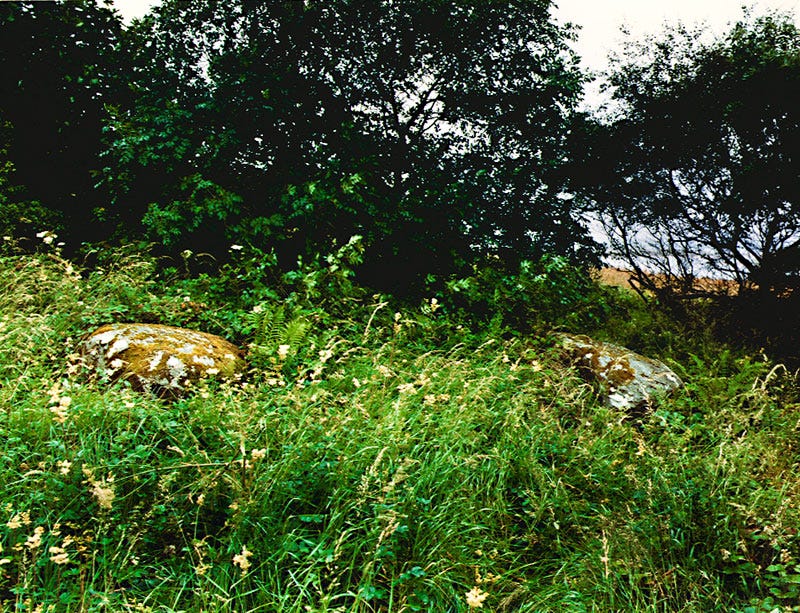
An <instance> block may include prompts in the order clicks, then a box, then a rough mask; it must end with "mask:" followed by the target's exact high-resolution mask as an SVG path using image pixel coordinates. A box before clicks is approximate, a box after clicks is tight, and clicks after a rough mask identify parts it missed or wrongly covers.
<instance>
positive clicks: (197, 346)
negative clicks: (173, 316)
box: [81, 324, 245, 396]
mask: <svg viewBox="0 0 800 613" xmlns="http://www.w3.org/2000/svg"><path fill="white" fill-rule="evenodd" d="M81 354H82V355H83V359H84V362H85V363H86V364H87V365H88V366H89V367H90V368H91V369H92V370H94V371H95V372H97V373H99V374H105V375H107V376H108V377H109V378H111V379H112V380H115V379H125V380H128V381H130V383H131V386H132V387H133V388H134V389H138V390H151V391H154V392H156V393H158V394H160V395H169V396H176V395H180V394H181V393H183V392H184V391H185V389H186V386H187V383H189V382H194V381H198V380H200V379H202V378H206V377H216V378H230V377H232V376H234V375H235V374H237V373H240V372H242V371H243V370H244V367H245V362H244V359H243V355H242V352H241V351H240V350H239V349H238V348H237V347H236V346H235V345H233V344H231V343H229V342H228V341H226V340H225V339H223V338H221V337H219V336H215V335H213V334H206V333H205V332H197V331H195V330H187V329H185V328H175V327H173V326H162V325H158V324H110V325H107V326H102V327H100V328H98V329H97V330H95V331H94V332H92V333H91V334H89V335H88V336H87V337H86V338H85V339H84V341H83V344H82V347H81Z"/></svg>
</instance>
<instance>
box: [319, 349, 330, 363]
mask: <svg viewBox="0 0 800 613" xmlns="http://www.w3.org/2000/svg"><path fill="white" fill-rule="evenodd" d="M332 357H333V351H331V350H330V349H323V350H322V351H320V352H319V361H320V362H322V363H323V364H324V363H325V362H327V361H328V360H330V359H331V358H332Z"/></svg>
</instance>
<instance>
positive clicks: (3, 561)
mask: <svg viewBox="0 0 800 613" xmlns="http://www.w3.org/2000/svg"><path fill="white" fill-rule="evenodd" d="M4 564H11V558H0V566H3V565H4Z"/></svg>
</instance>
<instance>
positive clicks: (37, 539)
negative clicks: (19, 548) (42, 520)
mask: <svg viewBox="0 0 800 613" xmlns="http://www.w3.org/2000/svg"><path fill="white" fill-rule="evenodd" d="M43 534H44V527H42V526H36V528H34V530H33V534H31V535H30V536H29V537H28V538H26V539H25V547H27V548H28V549H30V550H31V551H33V550H34V549H38V548H39V545H41V544H42V535H43Z"/></svg>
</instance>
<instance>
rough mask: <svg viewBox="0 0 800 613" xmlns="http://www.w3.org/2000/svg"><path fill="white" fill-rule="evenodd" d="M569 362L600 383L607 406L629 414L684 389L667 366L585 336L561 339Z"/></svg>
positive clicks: (568, 336) (565, 336)
mask: <svg viewBox="0 0 800 613" xmlns="http://www.w3.org/2000/svg"><path fill="white" fill-rule="evenodd" d="M560 338H561V342H562V346H563V347H564V349H565V350H566V352H567V355H568V356H569V359H570V361H571V362H572V363H573V364H575V365H576V366H578V368H579V369H580V371H581V372H582V373H583V374H584V375H585V376H586V377H587V378H588V379H590V380H592V381H594V382H596V383H599V384H600V387H601V388H602V390H603V393H604V396H605V402H606V404H607V405H609V406H611V407H614V408H617V409H622V410H625V411H632V410H635V409H641V408H643V407H647V406H649V405H650V404H651V402H652V400H653V398H654V397H655V396H659V395H667V394H670V393H671V392H674V391H675V390H677V389H678V388H680V387H682V386H683V381H681V379H680V377H679V376H678V375H676V374H675V373H674V372H673V371H672V370H671V369H670V368H669V367H668V366H667V365H666V364H664V363H663V362H659V361H658V360H654V359H652V358H648V357H645V356H643V355H640V354H638V353H634V352H633V351H631V350H630V349H626V348H625V347H621V346H619V345H614V344H611V343H603V342H600V341H595V340H593V339H591V338H589V337H588V336H575V335H571V334H562V335H560Z"/></svg>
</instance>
